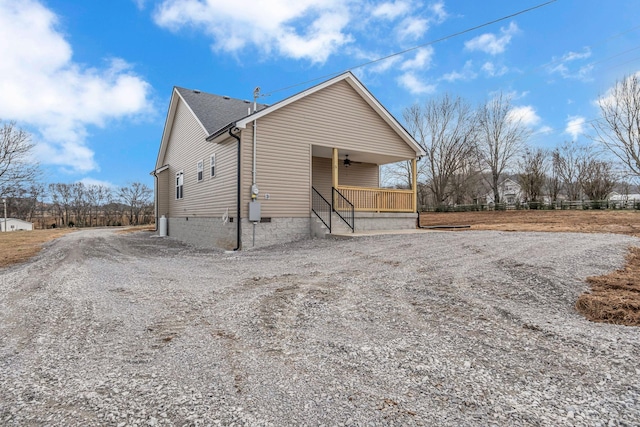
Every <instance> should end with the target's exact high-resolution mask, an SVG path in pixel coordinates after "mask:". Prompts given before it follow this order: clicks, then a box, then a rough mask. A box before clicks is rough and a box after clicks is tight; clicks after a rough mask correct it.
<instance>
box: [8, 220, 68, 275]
mask: <svg viewBox="0 0 640 427" xmlns="http://www.w3.org/2000/svg"><path fill="white" fill-rule="evenodd" d="M71 231H73V229H72V228H55V229H52V230H33V231H12V232H9V233H0V268H1V267H8V266H10V265H13V264H19V263H21V262H25V261H27V260H28V259H29V258H31V257H33V256H34V255H36V254H37V253H38V252H40V250H41V249H42V245H43V244H44V243H46V242H48V241H50V240H53V239H56V238H58V237H60V236H62V235H64V234H67V233H70V232H71Z"/></svg>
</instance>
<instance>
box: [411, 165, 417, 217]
mask: <svg viewBox="0 0 640 427" xmlns="http://www.w3.org/2000/svg"><path fill="white" fill-rule="evenodd" d="M411 189H412V190H413V211H414V212H418V162H417V160H416V158H415V157H414V158H413V159H411Z"/></svg>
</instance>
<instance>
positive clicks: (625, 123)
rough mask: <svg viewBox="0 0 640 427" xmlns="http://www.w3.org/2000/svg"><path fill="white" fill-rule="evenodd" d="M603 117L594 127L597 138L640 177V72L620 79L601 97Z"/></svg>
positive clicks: (601, 114)
mask: <svg viewBox="0 0 640 427" xmlns="http://www.w3.org/2000/svg"><path fill="white" fill-rule="evenodd" d="M598 106H599V107H600V116H601V119H600V120H598V121H596V122H595V123H594V124H593V125H592V126H593V129H594V130H595V132H596V136H595V137H594V139H595V140H596V141H598V142H600V143H602V144H603V145H604V146H605V147H607V148H608V149H609V150H611V152H612V153H613V154H614V155H615V156H616V157H618V158H619V159H620V160H621V161H622V163H624V165H625V166H626V167H627V168H628V169H629V172H630V173H631V174H633V175H635V176H636V177H640V75H639V73H636V74H632V75H630V76H627V77H625V78H623V79H622V80H620V81H617V82H616V84H615V85H614V86H613V88H611V90H610V91H609V93H608V94H607V95H605V96H602V97H600V99H599V100H598Z"/></svg>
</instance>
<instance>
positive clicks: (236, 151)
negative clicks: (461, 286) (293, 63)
mask: <svg viewBox="0 0 640 427" xmlns="http://www.w3.org/2000/svg"><path fill="white" fill-rule="evenodd" d="M424 154H425V153H424V151H423V150H422V148H421V147H420V145H419V144H418V143H417V142H416V141H415V140H414V139H413V138H412V137H411V135H409V134H408V132H407V131H406V130H405V129H404V128H403V127H402V126H401V125H400V124H399V123H398V121H397V120H396V119H395V118H394V117H393V116H392V115H391V114H390V113H389V112H388V111H387V110H386V109H385V108H384V107H383V106H382V105H381V104H380V103H379V102H378V101H377V100H376V98H375V97H374V96H373V95H372V94H371V93H370V92H369V91H368V90H367V89H366V88H365V87H364V86H363V84H362V83H361V82H360V81H359V80H358V79H357V78H356V77H355V76H354V75H353V74H352V73H350V72H346V73H344V74H341V75H339V76H337V77H334V78H332V79H330V80H327V81H325V82H323V83H321V84H318V85H316V86H314V87H312V88H309V89H307V90H304V91H302V92H300V93H298V94H296V95H293V96H291V97H289V98H286V99H284V100H283V101H280V102H278V103H275V104H273V105H269V106H268V105H262V104H256V103H255V102H249V101H243V100H239V99H232V98H229V97H227V96H217V95H212V94H208V93H204V92H201V91H198V90H189V89H184V88H180V87H175V88H174V89H173V93H172V96H171V101H170V104H169V110H168V114H167V119H166V123H165V127H164V132H163V135H162V141H161V144H160V150H159V153H158V157H157V161H156V166H155V169H154V170H153V172H152V175H154V177H155V209H156V217H157V218H159V221H158V222H159V223H160V227H159V229H160V231H162V232H163V233H164V232H165V231H166V233H167V234H168V235H169V236H172V237H175V238H177V239H179V240H183V241H186V242H189V243H191V244H194V245H196V246H201V247H218V248H225V249H240V248H242V247H245V248H250V247H259V246H266V245H272V244H276V243H284V242H290V241H295V240H300V239H308V238H310V237H313V236H324V235H325V234H326V233H338V232H341V233H344V232H345V231H348V232H350V231H360V230H371V229H398V228H415V227H416V220H417V207H416V183H415V179H414V185H413V187H412V189H410V190H390V189H382V188H379V181H380V166H381V165H384V164H389V163H395V162H399V161H406V160H410V161H411V162H412V165H413V168H414V170H415V168H416V161H417V158H418V157H420V156H423V155H424ZM415 175H416V174H415V173H414V174H413V176H414V177H415ZM162 216H164V217H165V219H162V218H161V217H162ZM163 222H165V226H164V227H165V228H164V229H163Z"/></svg>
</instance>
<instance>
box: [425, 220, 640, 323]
mask: <svg viewBox="0 0 640 427" xmlns="http://www.w3.org/2000/svg"><path fill="white" fill-rule="evenodd" d="M420 224H421V225H422V226H443V225H451V226H460V225H469V226H470V228H469V229H471V230H502V231H546V232H579V233H619V234H627V235H630V236H635V237H640V211H593V210H588V211H584V210H566V211H535V210H530V211H490V212H427V213H423V214H421V215H420ZM456 230H465V229H456ZM587 281H588V282H589V283H590V284H591V287H592V288H591V292H586V293H584V294H583V295H581V296H580V298H578V301H577V303H576V309H577V310H578V311H580V312H581V313H582V314H583V315H584V316H585V317H586V318H588V319H589V320H592V321H594V322H607V323H614V324H619V325H628V326H640V248H630V251H629V255H628V257H627V265H626V266H625V267H624V268H623V269H621V270H617V271H614V272H612V273H610V274H607V275H605V276H599V277H590V278H589V279H588V280H587Z"/></svg>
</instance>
